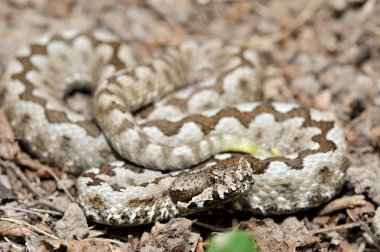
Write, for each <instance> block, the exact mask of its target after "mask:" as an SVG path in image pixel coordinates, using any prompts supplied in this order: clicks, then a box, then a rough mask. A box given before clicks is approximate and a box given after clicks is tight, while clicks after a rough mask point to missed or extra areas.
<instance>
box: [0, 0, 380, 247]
mask: <svg viewBox="0 0 380 252" xmlns="http://www.w3.org/2000/svg"><path fill="white" fill-rule="evenodd" d="M378 11H379V12H380V4H379V3H378V2H377V1H376V0H368V1H365V0H325V1H324V0H284V1H275V0H270V1H264V0H261V1H248V0H181V1H178V0H141V1H139V0H134V1H133V0H119V1H118V0H97V1H92V0H77V1H76V0H2V1H0V75H1V74H2V73H3V72H4V71H5V68H6V66H7V62H9V60H10V59H11V58H12V57H13V55H14V53H15V52H16V50H17V48H19V47H21V46H22V45H25V44H26V43H28V41H30V40H32V39H33V38H36V37H38V36H39V35H42V34H44V33H46V32H54V31H56V32H59V31H62V30H68V29H80V30H94V29H103V30H108V31H111V32H113V33H115V34H116V35H118V36H120V37H121V38H123V39H131V38H137V39H140V40H143V41H145V42H146V43H148V44H150V45H151V46H158V45H163V44H167V43H175V42H176V41H180V40H181V39H183V38H186V37H188V36H193V35H202V36H207V37H218V38H222V39H224V40H227V41H231V42H232V43H237V44H241V45H244V46H247V47H252V48H255V49H256V50H257V51H258V52H259V55H260V59H261V62H262V64H263V67H264V81H263V91H264V98H263V99H264V100H267V101H285V102H299V103H303V104H306V105H308V106H311V107H315V108H318V109H321V110H324V111H326V112H327V113H329V114H331V115H333V116H335V118H336V119H337V120H338V121H339V122H340V123H341V125H342V126H343V127H344V130H345V133H346V137H347V141H348V144H349V159H350V165H349V168H348V171H347V176H346V182H345V186H344V189H343V191H342V192H341V193H340V194H339V195H338V196H337V197H335V198H334V199H333V200H332V201H330V202H329V203H327V204H325V205H323V206H321V207H320V208H318V209H312V210H310V211H306V212H303V213H298V214H294V215H290V216H283V217H276V218H264V217H260V216H254V217H253V216H251V215H250V214H248V213H244V214H231V213H229V212H227V211H218V212H217V213H215V212H214V213H211V214H210V213H204V214H201V215H194V216H188V217H187V218H188V219H186V218H178V219H172V220H170V221H169V222H168V223H162V224H160V223H156V224H155V225H146V226H140V227H133V228H116V227H107V226H103V225H97V224H95V223H91V222H90V223H87V221H86V218H85V217H84V215H83V212H82V211H81V209H80V208H79V207H78V206H77V205H76V204H71V203H73V202H75V200H74V198H75V188H74V182H75V176H73V175H72V174H68V173H66V172H63V171H61V170H59V169H57V168H54V167H49V166H46V165H43V164H41V163H39V162H38V160H35V159H33V158H31V157H30V156H28V154H27V153H26V152H24V151H23V150H21V149H20V148H19V145H18V144H17V139H15V137H14V136H13V132H12V129H11V128H10V127H9V125H8V123H7V120H6V118H5V116H4V114H3V112H2V111H1V110H0V203H1V205H0V250H1V251H25V250H27V251H67V250H68V251H197V252H200V251H204V250H207V248H208V245H209V241H210V237H211V235H212V234H215V233H219V232H225V231H230V230H235V229H245V230H247V231H248V232H250V233H252V234H253V236H254V238H255V240H256V242H257V244H258V246H259V249H260V251H345V252H346V251H380V232H379V229H377V226H380V217H379V216H378V215H380V210H379V211H378V215H375V213H376V208H377V205H378V204H380V168H379V165H380V159H379V147H380V81H379V80H380V79H379V75H380V71H379V70H380V60H379V54H380V16H378V15H377V13H379V12H378ZM0 87H1V85H0ZM0 91H1V90H0ZM0 97H1V96H0Z"/></svg>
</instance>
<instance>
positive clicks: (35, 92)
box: [3, 32, 347, 225]
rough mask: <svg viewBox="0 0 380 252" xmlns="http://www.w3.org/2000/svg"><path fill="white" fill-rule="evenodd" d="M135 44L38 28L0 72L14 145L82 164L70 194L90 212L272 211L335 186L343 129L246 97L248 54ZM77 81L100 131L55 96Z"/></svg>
mask: <svg viewBox="0 0 380 252" xmlns="http://www.w3.org/2000/svg"><path fill="white" fill-rule="evenodd" d="M138 46H139V45H137V47H138ZM136 51H138V49H136V48H135V47H134V46H132V45H131V43H126V42H122V41H120V40H119V39H118V38H116V37H114V36H113V35H110V34H107V33H102V32H93V33H87V34H85V33H75V32H65V33H61V34H58V35H50V36H45V37H43V38H41V39H39V40H38V41H36V42H34V43H32V44H30V45H29V46H28V47H25V48H23V49H21V50H20V51H19V52H18V54H17V55H16V59H15V60H14V61H12V62H11V63H10V64H9V67H8V69H7V72H6V74H5V78H4V80H3V83H4V84H5V89H6V93H5V99H4V108H5V111H6V113H7V116H8V117H9V119H10V121H11V124H12V126H13V128H14V130H15V133H16V135H17V137H18V138H19V139H20V141H21V142H22V143H23V145H24V146H25V147H26V148H27V149H28V150H29V151H30V152H31V153H32V154H34V155H35V156H37V157H38V158H40V159H41V160H42V161H44V162H47V163H50V164H53V165H56V166H59V167H64V168H66V169H68V170H70V171H72V172H75V173H81V172H83V171H85V172H84V173H83V174H82V175H81V177H79V179H78V181H77V189H78V202H79V203H80V205H81V206H82V207H83V209H84V210H85V213H86V214H87V215H88V216H89V217H90V218H91V219H93V220H95V221H97V222H101V223H105V224H111V225H136V224H141V223H149V222H153V221H157V220H163V219H168V218H170V217H173V216H178V215H184V214H189V213H192V212H196V211H199V210H203V209H207V208H210V207H212V206H215V205H220V204H221V203H224V202H227V201H234V202H235V203H234V204H233V206H234V207H235V208H237V209H248V210H250V211H252V212H256V213H262V214H282V213H288V212H295V211H299V210H302V209H307V208H310V207H315V206H317V205H320V204H321V203H323V202H325V201H327V200H329V199H330V198H331V197H332V196H334V195H335V194H336V193H337V192H338V191H339V190H340V188H341V186H342V181H343V176H344V172H345V160H346V149H347V147H346V142H345V138H344V134H343V131H342V130H341V128H340V127H339V126H338V125H337V124H336V123H334V122H333V121H332V120H331V119H330V118H329V117H328V116H327V115H325V114H323V113H322V112H320V111H318V110H314V109H308V108H305V107H302V106H300V105H297V104H287V103H262V102H253V101H254V100H256V99H258V98H259V97H260V90H261V87H260V75H261V69H260V65H259V62H258V58H257V56H256V53H255V52H254V51H253V50H251V49H247V48H242V47H238V46H233V45H228V44H225V43H222V42H220V41H218V40H205V39H195V40H186V41H184V42H181V43H179V44H178V45H177V46H167V47H164V48H161V49H160V50H156V51H154V52H149V53H150V55H149V56H147V55H144V56H143V57H142V56H140V58H139V57H138V56H136ZM193 83H196V84H193ZM190 84H191V85H190ZM181 87H182V90H180V91H177V92H173V91H175V90H176V89H178V88H181ZM83 89H85V90H89V91H90V92H92V93H93V100H94V102H93V104H94V114H95V117H96V121H97V123H98V125H99V126H100V129H101V130H100V129H99V127H98V126H97V125H96V124H95V123H94V121H93V120H92V119H91V118H87V117H85V116H83V115H82V114H80V113H77V112H75V111H73V110H71V109H69V108H68V107H67V105H66V103H65V100H66V98H67V96H68V95H69V94H70V93H72V92H73V90H83ZM159 98H161V100H160V101H158V99H159ZM153 102H156V103H155V104H154V107H153V106H152V105H151V106H148V107H147V105H149V104H152V103H153ZM110 146H112V147H110ZM114 153H117V154H114ZM242 153H245V154H242ZM118 159H124V160H126V161H117V160H118ZM183 169H186V170H183Z"/></svg>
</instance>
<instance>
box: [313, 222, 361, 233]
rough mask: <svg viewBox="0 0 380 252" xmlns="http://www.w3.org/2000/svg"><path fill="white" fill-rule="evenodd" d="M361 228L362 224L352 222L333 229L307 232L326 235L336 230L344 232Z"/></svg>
mask: <svg viewBox="0 0 380 252" xmlns="http://www.w3.org/2000/svg"><path fill="white" fill-rule="evenodd" d="M360 226H362V223H360V222H353V223H347V224H343V225H339V226H334V227H327V228H320V229H315V230H309V233H311V234H318V233H328V232H331V231H338V230H344V229H350V228H356V227H360Z"/></svg>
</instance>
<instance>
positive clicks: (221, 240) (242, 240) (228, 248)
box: [208, 230, 259, 252]
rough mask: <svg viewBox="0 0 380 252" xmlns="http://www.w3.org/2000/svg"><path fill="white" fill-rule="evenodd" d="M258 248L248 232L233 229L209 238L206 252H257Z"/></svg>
mask: <svg viewBox="0 0 380 252" xmlns="http://www.w3.org/2000/svg"><path fill="white" fill-rule="evenodd" d="M258 251H259V249H258V248H257V245H256V243H255V241H254V240H253V237H252V235H251V234H250V233H248V232H245V231H240V230H238V231H233V232H230V233H226V234H219V235H216V236H214V237H212V238H211V242H210V247H209V250H208V252H258Z"/></svg>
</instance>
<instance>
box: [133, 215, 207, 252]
mask: <svg viewBox="0 0 380 252" xmlns="http://www.w3.org/2000/svg"><path fill="white" fill-rule="evenodd" d="M192 224H193V222H192V221H190V220H188V219H186V218H174V219H171V220H170V221H169V222H168V223H167V224H161V223H158V222H157V223H156V224H155V225H154V226H153V227H152V230H151V232H150V233H144V234H143V235H142V237H141V240H140V244H139V246H138V247H139V248H138V249H139V250H141V251H162V252H164V251H173V252H175V251H178V252H183V251H194V247H196V246H197V244H198V241H199V240H200V239H201V238H200V235H199V234H195V233H192V232H191V230H190V228H191V225H192Z"/></svg>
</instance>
